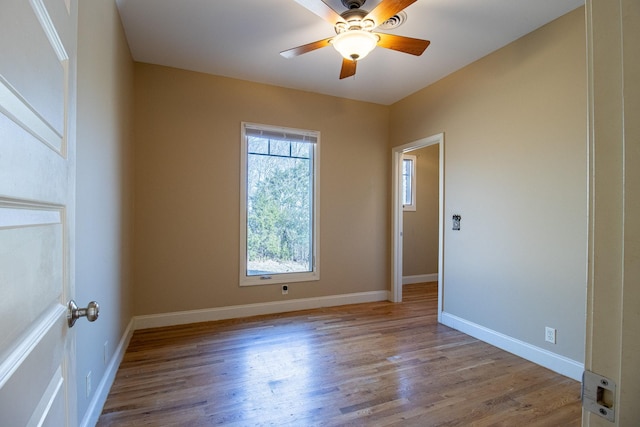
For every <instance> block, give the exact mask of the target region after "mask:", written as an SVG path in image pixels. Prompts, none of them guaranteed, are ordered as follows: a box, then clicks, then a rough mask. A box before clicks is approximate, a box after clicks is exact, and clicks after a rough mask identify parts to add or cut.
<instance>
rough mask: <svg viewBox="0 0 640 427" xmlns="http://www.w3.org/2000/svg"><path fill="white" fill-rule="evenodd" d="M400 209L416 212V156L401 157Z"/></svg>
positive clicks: (406, 155)
mask: <svg viewBox="0 0 640 427" xmlns="http://www.w3.org/2000/svg"><path fill="white" fill-rule="evenodd" d="M402 208H403V210H405V211H415V210H416V156H412V155H410V154H403V155H402Z"/></svg>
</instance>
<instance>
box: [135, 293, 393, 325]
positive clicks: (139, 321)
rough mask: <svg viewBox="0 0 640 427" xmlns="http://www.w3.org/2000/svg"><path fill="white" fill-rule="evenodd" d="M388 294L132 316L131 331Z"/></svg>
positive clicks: (370, 299)
mask: <svg viewBox="0 0 640 427" xmlns="http://www.w3.org/2000/svg"><path fill="white" fill-rule="evenodd" d="M388 299H389V292H388V291H386V290H384V291H372V292H360V293H354V294H345V295H331V296H326V297H318V298H302V299H294V300H287V301H274V302H265V303H258V304H243V305H233V306H228V307H216V308H207V309H202V310H189V311H177V312H172V313H162V314H150V315H142V316H135V317H134V318H133V322H134V329H136V330H137V329H147V328H158V327H163V326H173V325H184V324H187V323H198V322H210V321H213V320H224V319H234V318H238V317H248V316H258V315H261V314H273V313H284V312H287V311H296V310H308V309H311V308H321V307H334V306H338V305H346V304H360V303H365V302H375V301H387V300H388Z"/></svg>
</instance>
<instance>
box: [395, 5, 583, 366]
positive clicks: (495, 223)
mask: <svg viewBox="0 0 640 427" xmlns="http://www.w3.org/2000/svg"><path fill="white" fill-rule="evenodd" d="M584 34H585V24H584V10H583V9H582V8H581V9H578V10H576V11H574V12H571V13H569V14H567V15H565V16H563V17H561V18H559V19H558V20H556V21H554V22H552V23H550V24H548V25H546V26H544V27H542V28H541V29H539V30H537V31H535V32H533V33H531V34H529V35H527V36H525V37H523V38H521V39H520V40H518V41H516V42H514V43H512V44H510V45H508V46H506V47H504V48H502V49H500V50H498V51H496V52H494V53H492V54H490V55H488V56H487V57H485V58H483V59H481V60H479V61H477V62H475V63H474V64H471V65H470V66H468V67H465V68H464V69H462V70H460V71H458V72H456V73H454V74H452V75H450V76H449V77H447V78H445V79H443V80H441V81H439V82H437V83H436V84H434V85H432V86H430V87H427V88H425V89H423V90H421V91H419V92H417V93H416V94H414V95H412V96H409V97H408V98H405V99H404V100H402V101H400V102H398V103H397V104H394V105H393V106H392V108H391V122H390V129H391V134H390V135H391V138H390V142H391V145H392V146H397V145H401V144H404V143H407V142H410V141H414V140H417V139H420V138H423V137H427V136H430V135H434V134H437V133H440V132H444V134H445V167H444V170H445V181H444V182H445V226H444V228H445V247H444V251H445V252H444V263H445V264H444V277H445V279H444V281H445V282H444V294H445V298H444V311H445V312H447V313H450V314H452V315H455V316H458V317H460V318H462V319H464V320H466V321H469V322H473V323H475V324H478V325H480V326H483V327H485V328H489V329H491V330H493V331H497V332H499V333H502V334H505V335H507V336H509V337H512V338H515V339H518V340H521V341H524V342H527V343H530V344H533V345H535V346H538V347H541V348H544V349H548V350H549V351H552V352H554V353H557V354H560V355H563V356H565V357H568V358H570V359H573V360H575V361H578V362H582V361H583V359H584V342H585V341H584V340H585V328H584V319H585V304H586V301H585V298H586V293H585V288H586V253H587V185H586V179H585V177H586V174H587V148H586V147H587V145H586V116H585V106H586V91H587V87H586V73H585V63H586V59H585V38H584ZM453 214H460V215H462V224H461V230H460V231H452V230H451V216H452V215H453ZM479 301H482V303H481V304H480V303H478V302H479ZM545 326H551V327H554V328H556V329H557V331H558V332H557V333H558V338H557V344H555V345H553V344H549V343H546V342H545V341H544V328H545Z"/></svg>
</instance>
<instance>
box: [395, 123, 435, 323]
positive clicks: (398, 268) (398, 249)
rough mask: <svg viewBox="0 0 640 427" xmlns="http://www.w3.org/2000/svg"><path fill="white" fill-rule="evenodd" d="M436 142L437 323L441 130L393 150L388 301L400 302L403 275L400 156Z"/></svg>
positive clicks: (401, 157)
mask: <svg viewBox="0 0 640 427" xmlns="http://www.w3.org/2000/svg"><path fill="white" fill-rule="evenodd" d="M435 144H439V150H438V151H439V160H438V166H439V167H438V205H439V206H438V322H440V321H441V316H442V303H443V297H444V295H443V292H444V274H443V267H444V258H443V246H444V133H440V134H437V135H433V136H430V137H427V138H422V139H419V140H416V141H413V142H410V143H408V144H404V145H401V146H398V147H394V148H393V149H392V153H391V155H392V168H391V170H392V196H391V222H392V225H391V234H392V235H391V298H390V299H391V301H393V302H401V301H402V278H403V271H402V270H403V268H402V262H403V254H402V252H403V251H402V247H403V236H402V232H403V205H402V188H401V187H402V159H403V155H404V154H406V153H409V152H411V151H415V150H419V149H421V148H424V147H428V146H430V145H435Z"/></svg>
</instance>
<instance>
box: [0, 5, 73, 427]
mask: <svg viewBox="0 0 640 427" xmlns="http://www.w3.org/2000/svg"><path fill="white" fill-rule="evenodd" d="M76 6H77V5H76V1H75V0H2V1H1V2H0V325H2V326H0V328H1V329H2V334H0V424H2V425H3V426H31V425H34V426H36V425H37V426H40V425H45V426H46V425H50V426H69V425H71V426H73V425H76V424H77V415H76V391H75V386H74V385H75V379H74V369H75V367H74V366H73V363H74V354H75V342H74V340H73V334H72V333H71V332H70V330H69V327H68V326H67V304H66V302H67V300H69V299H71V297H72V294H73V260H74V257H73V253H74V252H73V246H74V237H73V234H74V227H73V224H74V204H75V202H74V195H75V184H74V179H75V149H74V146H75V140H74V135H75V124H74V123H75V97H76V95H75V87H76V84H75V81H76V77H75V56H76V37H77V36H76V26H77V22H76V21H77V7H76Z"/></svg>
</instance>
